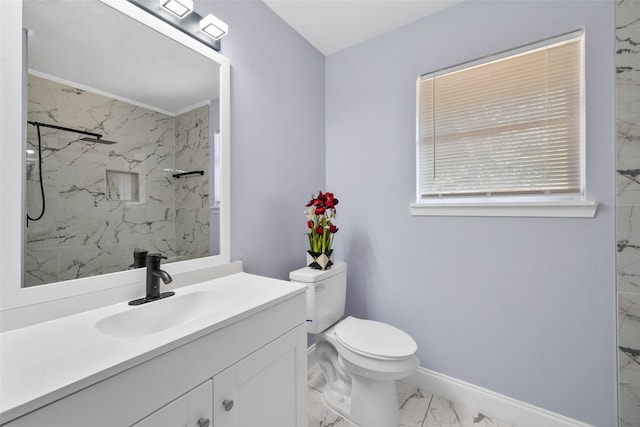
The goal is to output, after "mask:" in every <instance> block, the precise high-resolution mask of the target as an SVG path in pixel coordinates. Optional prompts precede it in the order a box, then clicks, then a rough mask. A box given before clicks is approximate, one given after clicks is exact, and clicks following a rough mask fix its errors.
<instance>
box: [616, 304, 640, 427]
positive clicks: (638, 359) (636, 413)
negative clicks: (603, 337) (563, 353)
mask: <svg viewBox="0 0 640 427" xmlns="http://www.w3.org/2000/svg"><path fill="white" fill-rule="evenodd" d="M618 368H619V383H620V389H619V390H620V425H621V426H624V427H627V426H628V427H631V426H634V427H635V426H637V425H638V424H637V422H638V420H640V294H639V293H627V292H618Z"/></svg>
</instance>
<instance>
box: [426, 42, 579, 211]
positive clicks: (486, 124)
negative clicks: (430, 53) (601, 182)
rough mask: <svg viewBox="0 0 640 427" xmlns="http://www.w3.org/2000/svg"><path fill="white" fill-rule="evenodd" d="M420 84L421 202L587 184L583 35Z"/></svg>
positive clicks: (572, 189)
mask: <svg viewBox="0 0 640 427" xmlns="http://www.w3.org/2000/svg"><path fill="white" fill-rule="evenodd" d="M547 43H548V44H547V45H545V46H542V47H540V46H537V47H535V48H532V49H531V48H530V49H528V50H525V51H524V52H522V51H519V52H518V53H515V54H510V55H509V54H507V55H506V56H505V55H503V56H502V57H500V58H498V59H496V58H495V57H494V58H489V59H488V60H485V62H484V63H480V64H478V63H474V64H472V65H469V64H467V65H468V66H462V67H456V69H455V70H453V71H451V70H444V72H440V73H437V75H436V74H435V73H434V74H428V75H424V76H421V77H420V79H419V81H418V91H419V96H418V103H419V108H418V110H419V111H418V138H419V141H418V157H419V161H418V186H419V188H418V198H419V199H420V200H428V199H430V198H433V197H442V196H481V197H486V196H497V195H531V194H533V195H535V194H545V195H548V194H556V193H562V194H567V193H576V194H580V193H581V192H582V190H583V189H582V187H583V178H582V176H583V170H582V169H583V167H582V164H583V160H582V158H583V154H582V151H583V148H582V147H583V142H582V139H583V138H582V116H583V113H582V112H583V105H584V95H583V83H582V82H583V76H582V73H583V71H582V70H583V65H582V64H583V59H582V51H583V49H582V35H581V34H580V35H577V36H576V35H575V34H573V35H572V37H571V38H569V39H568V40H567V39H565V40H562V41H557V40H556V41H555V42H547Z"/></svg>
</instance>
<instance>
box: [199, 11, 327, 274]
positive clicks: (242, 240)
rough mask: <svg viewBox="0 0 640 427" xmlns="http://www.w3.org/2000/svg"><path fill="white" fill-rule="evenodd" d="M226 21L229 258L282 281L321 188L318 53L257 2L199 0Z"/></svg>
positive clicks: (296, 261) (297, 259)
mask: <svg viewBox="0 0 640 427" xmlns="http://www.w3.org/2000/svg"><path fill="white" fill-rule="evenodd" d="M195 9H196V10H197V11H198V12H199V13H200V14H201V15H205V14H207V13H213V14H215V15H216V16H218V17H219V18H220V19H222V20H223V21H225V22H226V23H228V24H229V28H230V30H229V35H228V36H227V37H225V38H224V39H222V50H221V53H222V54H223V55H225V56H227V57H228V58H229V59H230V61H231V94H232V95H231V242H232V243H231V258H232V260H242V261H243V262H244V268H245V271H248V272H251V273H255V274H263V275H266V276H271V277H278V278H282V279H288V273H289V271H291V270H293V269H296V268H300V267H301V266H303V265H304V262H305V251H306V247H307V245H308V241H307V240H306V237H305V235H304V233H305V231H306V219H305V217H304V215H303V211H304V208H305V207H304V205H305V203H306V202H307V201H308V200H309V198H310V196H311V194H312V193H314V192H317V191H319V190H322V189H324V185H325V145H324V141H325V136H324V126H325V117H324V109H325V108H324V97H325V94H324V90H325V86H324V81H325V77H324V62H325V61H324V56H323V55H322V54H320V53H319V52H318V51H317V50H316V49H315V48H313V47H312V46H311V45H310V44H309V43H307V42H306V41H305V40H304V39H303V38H302V37H300V36H299V35H298V33H296V32H295V31H294V30H293V29H292V28H291V27H289V26H288V25H287V24H286V23H284V22H283V21H282V20H281V19H280V18H279V17H278V16H277V15H275V14H274V13H273V12H272V11H271V9H269V8H268V7H267V6H266V5H265V4H264V3H262V2H261V1H255V0H252V1H245V0H242V1H233V0H232V1H204V0H201V1H196V2H195Z"/></svg>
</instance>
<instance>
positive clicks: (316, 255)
mask: <svg viewBox="0 0 640 427" xmlns="http://www.w3.org/2000/svg"><path fill="white" fill-rule="evenodd" d="M332 265H333V249H329V250H328V251H327V252H312V251H307V266H308V267H311V268H315V269H317V270H326V269H327V268H329V267H331V266H332Z"/></svg>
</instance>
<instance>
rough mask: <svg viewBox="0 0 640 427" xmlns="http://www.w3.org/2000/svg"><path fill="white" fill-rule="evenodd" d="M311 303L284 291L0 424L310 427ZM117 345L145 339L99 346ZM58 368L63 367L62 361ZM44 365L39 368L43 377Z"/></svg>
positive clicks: (298, 292)
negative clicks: (308, 307) (308, 308)
mask: <svg viewBox="0 0 640 427" xmlns="http://www.w3.org/2000/svg"><path fill="white" fill-rule="evenodd" d="M246 278H250V277H249V276H246V275H241V276H238V277H236V278H232V279H227V280H228V283H229V285H230V288H231V285H233V287H237V286H242V283H244V280H245V279H246ZM251 279H252V280H253V278H251ZM221 280H222V279H221ZM277 282H279V281H277ZM281 283H282V282H281ZM258 284H259V285H260V286H261V288H260V287H256V288H255V289H256V291H255V292H254V293H253V294H252V296H249V297H247V299H250V298H253V297H255V295H256V294H258V293H259V292H263V291H261V289H270V288H271V287H277V286H279V285H278V283H276V281H274V282H271V281H268V280H266V279H263V280H262V281H261V282H258ZM282 286H284V284H283V285H282ZM246 295H248V294H246ZM305 298H306V297H305V294H304V290H303V289H297V288H295V289H293V290H288V291H287V292H286V293H284V294H281V296H280V297H278V298H276V299H275V300H274V301H272V302H268V303H265V304H263V305H261V306H258V307H255V308H253V309H248V310H246V311H240V312H239V313H238V314H236V315H234V316H233V317H232V318H229V319H227V320H224V321H220V322H219V323H217V324H215V323H214V324H212V325H211V326H209V327H204V328H202V329H198V330H194V332H192V333H189V334H188V335H186V336H182V337H179V338H176V339H171V340H170V341H168V343H167V344H164V345H162V346H161V347H158V348H151V347H149V349H147V350H145V351H144V353H141V354H140V355H139V356H138V357H135V358H133V359H130V360H126V361H124V362H119V363H118V364H117V365H116V366H110V367H108V366H105V367H104V369H103V370H102V371H101V372H98V373H97V374H95V375H94V376H92V377H91V378H90V379H82V380H79V381H78V382H77V383H76V384H72V385H73V387H74V388H75V389H71V390H68V389H67V390H65V389H61V390H56V391H55V392H53V393H51V394H50V396H53V397H48V398H47V399H49V400H50V401H48V402H47V401H45V400H44V398H42V399H39V400H38V401H34V402H32V403H25V404H24V405H23V407H22V408H21V411H22V412H23V413H22V414H20V415H19V416H18V417H15V416H14V417H11V418H10V419H7V417H8V416H9V415H8V414H9V413H8V412H4V413H3V414H0V415H4V416H3V417H1V419H0V424H1V425H2V427H35V426H48V427H86V426H87V425H90V426H92V427H129V426H135V427H151V426H153V427H206V426H207V420H209V421H210V423H209V427H231V426H243V427H247V426H255V425H267V426H275V425H277V426H278V427H306V425H307V378H306V370H307V366H306V365H307V348H306V344H307V335H306V331H307V329H306V323H305V319H306V300H305ZM162 333H163V332H160V334H162ZM167 333H168V332H167ZM177 335H178V334H177ZM118 345H119V346H138V345H140V339H139V338H137V337H136V338H127V339H122V340H121V341H113V344H109V346H108V347H102V348H106V349H109V351H114V352H115V351H117V347H116V346H118ZM56 363H58V365H57V366H59V367H60V368H61V369H62V368H63V365H64V363H63V361H62V360H59V361H56ZM69 363H70V362H69ZM47 368H48V367H42V368H38V369H40V371H39V372H42V373H45V374H46V372H47V371H46V369H47ZM54 369H55V368H54ZM78 384H80V385H78ZM69 387H70V386H69ZM69 387H67V388H69ZM199 423H200V425H199Z"/></svg>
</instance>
